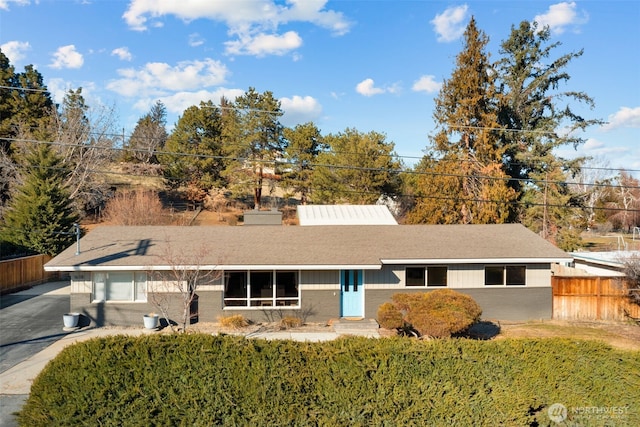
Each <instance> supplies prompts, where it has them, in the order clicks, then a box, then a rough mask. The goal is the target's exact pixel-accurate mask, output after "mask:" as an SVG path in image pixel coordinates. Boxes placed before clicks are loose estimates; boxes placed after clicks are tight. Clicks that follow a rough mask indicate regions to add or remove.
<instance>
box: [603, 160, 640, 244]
mask: <svg viewBox="0 0 640 427" xmlns="http://www.w3.org/2000/svg"><path fill="white" fill-rule="evenodd" d="M616 183H617V184H618V185H617V186H616V187H614V188H613V191H612V192H613V197H614V201H612V202H610V203H609V204H607V207H608V208H613V209H616V211H615V213H614V214H613V215H611V216H609V221H611V222H612V223H614V224H616V223H617V224H619V227H620V228H621V229H622V230H626V231H627V232H630V231H631V229H632V228H633V227H636V226H638V224H639V223H640V221H639V218H638V215H637V211H638V210H639V208H640V190H639V189H638V187H639V185H638V184H639V182H638V180H637V179H635V178H634V177H633V176H631V174H629V173H628V172H626V171H624V170H621V171H620V174H619V175H618V176H617V177H616Z"/></svg>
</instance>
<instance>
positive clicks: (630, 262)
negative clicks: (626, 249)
mask: <svg viewBox="0 0 640 427" xmlns="http://www.w3.org/2000/svg"><path fill="white" fill-rule="evenodd" d="M623 265H624V268H623V271H624V274H625V275H626V276H627V280H626V285H625V287H626V290H627V292H628V293H629V299H630V300H631V302H633V303H634V304H638V305H640V256H638V255H632V256H630V257H628V258H626V259H625V260H623Z"/></svg>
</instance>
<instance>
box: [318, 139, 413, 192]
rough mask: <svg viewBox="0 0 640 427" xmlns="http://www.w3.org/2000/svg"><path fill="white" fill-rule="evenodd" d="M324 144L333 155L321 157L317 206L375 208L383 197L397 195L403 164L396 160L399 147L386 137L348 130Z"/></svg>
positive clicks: (328, 154)
mask: <svg viewBox="0 0 640 427" xmlns="http://www.w3.org/2000/svg"><path fill="white" fill-rule="evenodd" d="M324 141H325V143H326V144H327V146H328V147H329V148H330V151H324V152H322V153H320V154H319V155H318V157H317V163H318V165H317V166H316V167H315V168H314V173H313V176H312V183H313V188H314V192H313V194H312V197H311V199H312V201H313V202H314V203H353V204H371V203H375V202H376V201H377V200H378V199H379V198H380V197H381V196H395V195H397V193H398V192H399V188H400V184H401V182H400V178H399V174H398V171H399V170H400V169H401V167H402V164H401V162H399V161H398V160H397V159H396V153H395V151H394V148H395V144H394V143H393V142H387V141H386V136H385V135H384V134H381V133H378V132H373V131H372V132H369V133H366V134H365V133H362V132H359V131H358V130H356V129H353V128H347V129H346V130H345V131H344V132H340V133H338V134H329V135H327V136H325V137H324Z"/></svg>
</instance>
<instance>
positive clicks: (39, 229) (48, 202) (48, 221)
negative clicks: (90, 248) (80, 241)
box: [1, 144, 78, 256]
mask: <svg viewBox="0 0 640 427" xmlns="http://www.w3.org/2000/svg"><path fill="white" fill-rule="evenodd" d="M24 160H25V168H26V173H25V175H24V181H23V183H22V184H21V185H20V186H19V187H17V189H16V192H15V194H14V195H13V197H12V198H11V200H10V202H9V207H8V209H7V211H6V213H5V218H4V219H5V223H4V226H3V227H2V229H1V234H2V237H3V240H5V241H8V242H10V243H12V244H14V245H16V246H21V247H24V248H26V249H28V250H30V251H33V252H36V253H41V254H48V255H52V256H53V255H56V254H58V253H59V252H61V251H62V250H63V249H65V248H66V247H68V246H69V245H71V244H72V243H73V241H74V239H75V237H74V236H73V235H72V234H71V233H72V231H73V228H74V224H75V223H77V222H78V216H77V215H76V214H75V213H74V211H73V209H72V207H71V204H70V200H69V194H68V192H67V190H66V189H65V188H64V180H65V177H66V174H67V170H66V169H65V167H64V164H63V162H62V159H61V158H60V157H59V156H57V155H56V154H55V152H54V151H53V150H52V149H51V147H50V146H49V145H48V144H36V145H35V146H32V147H31V148H30V150H29V151H28V152H27V153H26V155H25V159H24ZM65 233H69V234H65Z"/></svg>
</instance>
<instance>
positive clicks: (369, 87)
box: [356, 79, 401, 96]
mask: <svg viewBox="0 0 640 427" xmlns="http://www.w3.org/2000/svg"><path fill="white" fill-rule="evenodd" d="M400 89H401V87H400V83H394V84H392V85H390V86H385V87H376V85H375V82H374V81H373V79H364V80H363V81H361V82H360V83H358V84H357V85H356V92H358V93H359V94H360V95H364V96H373V95H380V94H382V93H398V92H400Z"/></svg>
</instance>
